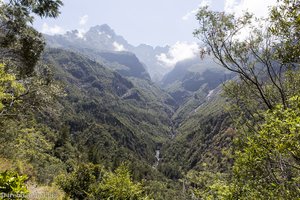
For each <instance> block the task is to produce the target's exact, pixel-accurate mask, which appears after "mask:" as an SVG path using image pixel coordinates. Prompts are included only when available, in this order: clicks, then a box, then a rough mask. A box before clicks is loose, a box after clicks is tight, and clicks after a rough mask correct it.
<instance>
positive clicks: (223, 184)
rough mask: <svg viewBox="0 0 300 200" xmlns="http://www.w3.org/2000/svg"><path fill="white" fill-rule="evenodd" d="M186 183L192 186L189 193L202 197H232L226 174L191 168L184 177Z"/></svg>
mask: <svg viewBox="0 0 300 200" xmlns="http://www.w3.org/2000/svg"><path fill="white" fill-rule="evenodd" d="M185 179H186V181H187V184H188V185H189V186H192V187H191V189H190V191H189V193H190V194H191V195H192V196H195V197H197V198H202V199H211V200H213V199H224V200H225V199H232V197H233V196H232V185H231V184H230V183H229V182H228V175H227V174H224V173H219V172H218V173H214V172H209V171H200V172H197V171H194V170H191V171H189V172H188V174H187V175H186V177H185Z"/></svg>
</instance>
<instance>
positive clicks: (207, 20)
mask: <svg viewBox="0 0 300 200" xmlns="http://www.w3.org/2000/svg"><path fill="white" fill-rule="evenodd" d="M280 2H281V3H283V5H285V6H283V7H280V6H278V7H274V8H273V11H272V13H273V14H272V15H271V18H270V19H267V20H263V19H256V18H254V17H253V15H251V14H249V13H245V14H244V15H243V16H241V17H235V16H234V15H233V14H227V13H224V12H213V11H209V10H208V7H203V8H201V9H200V10H199V12H198V14H197V19H198V21H199V26H200V27H199V28H198V29H197V30H196V31H195V32H194V34H195V36H196V37H198V38H199V39H200V40H201V41H202V42H203V50H202V51H201V52H202V54H205V53H207V54H213V56H214V57H215V59H216V62H218V63H219V64H220V65H221V66H223V67H225V68H226V69H228V70H230V71H232V72H234V73H236V74H237V75H238V76H239V78H240V80H241V82H242V83H243V84H244V85H245V86H246V87H247V90H250V91H251V93H252V96H253V97H254V98H255V100H256V101H259V105H260V106H259V108H261V109H272V108H273V107H274V106H275V105H276V104H278V103H282V104H283V105H284V106H286V105H287V99H288V98H289V97H291V96H292V95H290V93H291V91H288V90H291V88H287V87H286V85H285V84H284V82H285V81H286V80H287V79H286V77H285V76H283V74H284V73H285V72H286V71H288V70H295V68H296V67H298V65H299V63H295V61H297V59H298V58H299V51H298V50H297V51H293V50H294V49H295V48H297V45H299V37H298V34H299V32H296V30H298V29H299V22H298V21H299V19H298V18H297V17H296V16H298V13H299V10H300V9H299V6H298V7H297V6H296V5H293V6H292V7H293V8H292V9H293V12H292V13H293V14H291V15H293V16H287V17H285V18H283V19H282V18H280V15H278V13H280V12H284V13H287V12H288V10H286V9H288V8H290V6H288V5H286V4H287V2H288V3H289V4H293V3H292V2H294V3H295V2H296V1H283V0H282V1H280ZM298 4H299V3H298ZM298 4H297V5H298ZM279 19H280V20H284V21H285V24H286V26H290V28H291V27H293V25H294V24H297V25H298V27H296V28H294V27H293V30H294V29H295V31H292V32H294V33H293V35H288V34H286V33H285V32H286V31H287V30H285V29H284V30H283V29H276V27H278V25H279V24H283V23H284V22H281V21H280V20H279ZM290 21H291V22H290ZM262 27H263V28H262ZM245 31H247V33H249V34H247V35H246V36H245ZM283 32H284V33H285V35H284V34H283ZM297 37H298V38H297ZM282 38H290V39H285V40H281V39H282ZM291 38H293V39H291ZM294 43H297V45H296V47H295V45H294ZM282 46H286V48H285V49H286V50H290V51H289V52H291V53H292V54H290V53H288V52H286V53H284V54H283V53H282ZM297 52H298V53H297ZM296 54H297V55H296ZM284 55H286V56H284ZM290 55H293V56H292V57H295V58H297V59H294V60H292V59H288V56H290ZM294 94H295V92H294ZM238 100H239V99H238ZM237 103H238V104H239V105H240V106H241V105H242V104H243V103H244V102H241V101H237Z"/></svg>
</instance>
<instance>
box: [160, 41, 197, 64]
mask: <svg viewBox="0 0 300 200" xmlns="http://www.w3.org/2000/svg"><path fill="white" fill-rule="evenodd" d="M198 53H199V46H198V44H197V43H187V42H176V43H175V44H174V45H173V46H171V47H170V49H169V52H168V53H167V54H165V53H162V54H160V55H157V56H156V58H157V61H158V62H159V63H160V64H162V65H164V66H166V67H168V68H171V67H174V66H175V64H176V63H177V62H179V61H182V60H185V59H189V58H194V57H196V56H197V54H198Z"/></svg>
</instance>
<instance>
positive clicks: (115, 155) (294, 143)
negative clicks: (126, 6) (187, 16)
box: [0, 0, 300, 200]
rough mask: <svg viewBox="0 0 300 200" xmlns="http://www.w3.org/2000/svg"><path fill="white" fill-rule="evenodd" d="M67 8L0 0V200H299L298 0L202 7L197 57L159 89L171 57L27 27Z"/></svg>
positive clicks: (56, 2) (102, 29)
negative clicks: (159, 62)
mask: <svg viewBox="0 0 300 200" xmlns="http://www.w3.org/2000/svg"><path fill="white" fill-rule="evenodd" d="M62 6H63V2H62V1H61V0H10V1H1V0H0V199H53V200H54V199H55V200H57V199H80V200H81V199H112V200H140V199H145V200H146V199H149V200H150V199H153V200H169V199H172V200H186V199H300V72H299V63H300V41H299V39H300V1H298V0H278V1H277V4H276V5H274V6H273V7H272V8H270V11H269V15H268V17H267V18H257V17H256V16H254V15H253V14H251V13H248V12H245V13H244V14H243V15H241V16H235V15H233V14H228V13H224V12H217V11H211V10H209V8H208V7H207V6H206V7H205V6H204V7H201V8H199V10H198V12H197V14H196V18H197V21H198V28H197V29H196V30H195V31H194V36H195V38H197V39H199V43H200V44H201V49H200V50H199V56H200V57H201V59H189V60H185V61H182V62H178V63H177V64H176V65H175V67H174V69H173V70H172V71H170V72H169V73H167V74H166V75H165V76H164V77H163V78H162V80H161V82H160V83H155V82H154V80H153V76H152V74H149V71H151V73H152V72H153V71H154V70H153V69H150V70H149V68H151V66H149V65H151V63H152V60H153V58H152V57H147V58H146V57H145V55H148V54H149V55H150V53H149V52H152V54H153V57H155V54H154V51H155V52H164V51H165V49H164V48H156V49H151V48H149V47H148V46H145V45H144V46H138V47H135V46H133V45H130V44H128V43H127V41H125V40H124V38H122V37H120V36H118V35H116V34H115V33H114V31H113V30H112V29H110V27H109V26H108V25H102V26H96V27H92V28H91V29H90V30H89V31H88V32H87V33H86V38H85V40H82V39H80V38H77V37H76V34H77V32H68V33H66V34H65V35H55V36H50V35H43V34H42V33H39V32H38V31H37V30H35V29H34V28H33V25H32V24H33V22H34V19H35V18H36V17H41V18H56V17H58V16H59V14H60V9H61V7H62ZM245 30H246V31H245ZM192 31H193V30H191V33H192ZM245 32H246V34H245ZM100 33H101V34H104V33H105V34H109V35H105V39H103V38H102V36H101V34H100ZM113 39H115V40H116V41H118V42H119V43H122V44H124V45H125V46H126V48H127V49H128V51H118V52H116V51H113V50H112V47H113V44H115V43H113ZM152 54H151V55H152ZM144 58H145V60H143V59H144ZM145 63H146V65H147V66H146V65H145ZM154 67H158V66H154ZM147 68H148V69H147Z"/></svg>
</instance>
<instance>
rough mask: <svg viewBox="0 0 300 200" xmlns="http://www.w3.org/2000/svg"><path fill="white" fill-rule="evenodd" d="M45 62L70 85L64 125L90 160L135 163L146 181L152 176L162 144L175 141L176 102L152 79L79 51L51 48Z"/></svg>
mask: <svg viewBox="0 0 300 200" xmlns="http://www.w3.org/2000/svg"><path fill="white" fill-rule="evenodd" d="M43 60H44V62H46V63H49V64H51V65H52V66H53V71H54V72H55V74H54V77H55V78H56V79H57V80H59V81H62V82H63V83H64V84H65V92H66V94H67V96H66V97H65V98H64V99H62V100H60V104H61V105H60V106H61V108H62V109H63V113H64V116H63V117H62V119H61V120H62V121H61V122H60V123H65V124H67V125H68V126H69V127H70V133H71V135H72V136H73V138H74V140H75V141H76V143H77V144H78V147H79V148H80V149H81V150H82V152H85V153H86V155H87V159H88V160H90V161H93V162H96V163H106V165H108V166H115V165H117V164H118V163H120V162H121V161H132V163H135V166H134V167H136V168H138V167H139V166H140V168H139V170H136V172H138V173H139V174H140V175H141V176H147V174H150V172H151V168H150V166H151V165H153V163H154V162H155V157H154V156H155V150H156V147H157V145H159V144H161V143H163V142H165V141H166V140H167V139H168V138H169V137H170V136H169V133H170V126H171V120H170V116H171V115H172V114H173V111H172V110H173V108H172V105H171V104H170V103H169V102H172V97H170V96H169V95H168V94H166V93H164V92H162V91H161V90H160V89H159V88H157V87H155V86H154V85H152V86H150V83H148V81H147V80H141V79H137V81H134V80H133V81H130V80H128V79H126V78H124V77H122V76H121V75H119V74H118V73H116V72H113V71H111V70H109V69H107V68H105V67H104V66H102V65H101V64H99V63H97V62H95V61H92V60H90V59H88V58H85V57H83V56H80V55H78V54H76V53H73V52H69V51H65V50H60V49H48V50H47V51H46V53H45V54H44V56H43ZM137 83H139V84H137ZM142 83H144V84H146V85H149V86H148V87H143V88H141V87H140V84H142ZM149 102H151V103H149ZM167 103H169V104H170V105H167ZM46 118H48V120H49V121H51V116H46ZM49 118H50V119H49ZM147 167H148V168H150V169H148V168H147ZM148 171H150V172H148Z"/></svg>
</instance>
